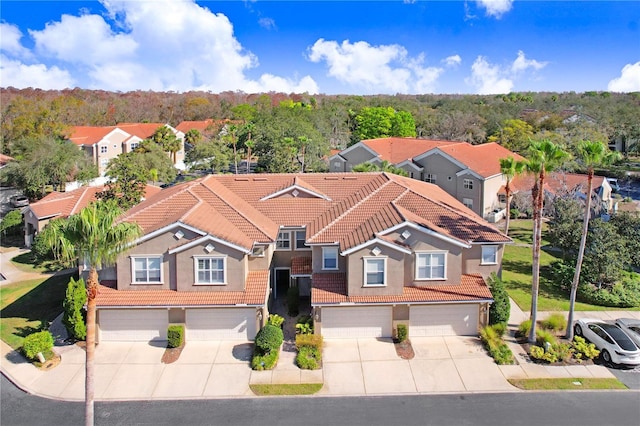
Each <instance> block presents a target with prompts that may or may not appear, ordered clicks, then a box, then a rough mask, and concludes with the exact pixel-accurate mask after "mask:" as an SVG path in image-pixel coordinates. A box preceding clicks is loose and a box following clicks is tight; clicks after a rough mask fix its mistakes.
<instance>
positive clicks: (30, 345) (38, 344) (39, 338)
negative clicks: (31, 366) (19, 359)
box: [22, 330, 53, 359]
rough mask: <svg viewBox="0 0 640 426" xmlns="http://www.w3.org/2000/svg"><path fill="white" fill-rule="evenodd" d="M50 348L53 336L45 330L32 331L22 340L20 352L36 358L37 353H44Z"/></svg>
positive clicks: (51, 347)
mask: <svg viewBox="0 0 640 426" xmlns="http://www.w3.org/2000/svg"><path fill="white" fill-rule="evenodd" d="M51 349H53V336H52V335H51V333H50V332H49V331H47V330H45V331H39V332H37V333H32V334H30V335H28V336H27V337H25V338H24V342H22V352H24V355H25V356H26V357H27V358H29V359H36V358H37V356H38V353H40V352H42V353H43V354H44V353H46V352H49V351H51Z"/></svg>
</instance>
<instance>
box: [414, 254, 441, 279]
mask: <svg viewBox="0 0 640 426" xmlns="http://www.w3.org/2000/svg"><path fill="white" fill-rule="evenodd" d="M446 260H447V253H446V252H428V253H416V280H444V279H446V270H447V268H446Z"/></svg>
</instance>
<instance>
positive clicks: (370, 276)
mask: <svg viewBox="0 0 640 426" xmlns="http://www.w3.org/2000/svg"><path fill="white" fill-rule="evenodd" d="M385 285H387V259H386V258H384V257H382V258H380V257H365V258H364V286H365V287H381V286H385Z"/></svg>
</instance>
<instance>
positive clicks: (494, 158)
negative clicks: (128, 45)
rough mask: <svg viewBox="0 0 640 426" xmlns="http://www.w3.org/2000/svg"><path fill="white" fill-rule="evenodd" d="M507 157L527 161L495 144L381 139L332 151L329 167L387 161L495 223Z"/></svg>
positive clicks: (343, 168)
mask: <svg viewBox="0 0 640 426" xmlns="http://www.w3.org/2000/svg"><path fill="white" fill-rule="evenodd" d="M509 156H511V157H514V158H515V159H517V160H522V159H523V157H521V156H520V155H518V154H516V153H514V152H511V151H509V150H508V149H506V148H503V147H502V146H501V145H499V144H497V143H485V144H481V145H471V144H469V143H466V142H451V141H432V140H426V139H409V138H383V139H372V140H364V141H360V142H358V143H357V144H355V145H352V146H351V147H349V148H347V149H345V150H343V151H341V152H340V153H338V154H334V155H333V156H331V157H330V159H329V162H330V165H329V167H330V170H331V171H335V172H337V171H350V170H351V169H352V168H353V166H355V165H357V164H360V163H363V162H372V163H377V164H380V163H381V162H382V161H388V162H389V163H391V164H393V165H395V166H397V167H400V168H402V169H404V170H405V171H406V172H407V173H408V174H409V176H410V177H412V178H414V179H419V180H423V181H425V182H430V183H434V184H436V185H438V186H439V187H440V188H442V189H444V190H445V191H446V192H447V193H448V194H450V195H452V196H453V197H455V198H456V199H457V200H458V201H460V202H461V203H463V204H464V205H465V206H467V207H468V208H469V209H471V210H473V211H474V212H475V213H477V214H478V215H480V216H482V217H483V218H485V219H486V220H489V221H496V220H497V219H498V218H499V217H498V218H496V215H495V214H496V211H501V210H502V209H503V208H504V203H501V202H500V199H499V194H498V192H499V190H500V188H501V187H502V186H503V185H504V184H505V183H506V182H505V180H504V176H503V175H502V173H501V172H500V161H499V159H500V158H505V157H509Z"/></svg>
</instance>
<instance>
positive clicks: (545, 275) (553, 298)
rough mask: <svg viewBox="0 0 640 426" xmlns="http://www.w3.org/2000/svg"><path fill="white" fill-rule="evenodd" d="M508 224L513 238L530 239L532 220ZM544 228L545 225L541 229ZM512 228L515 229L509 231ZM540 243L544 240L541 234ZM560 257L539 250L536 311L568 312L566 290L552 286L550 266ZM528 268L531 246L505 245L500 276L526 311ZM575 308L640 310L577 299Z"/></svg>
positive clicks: (529, 281)
mask: <svg viewBox="0 0 640 426" xmlns="http://www.w3.org/2000/svg"><path fill="white" fill-rule="evenodd" d="M512 223H513V225H514V226H510V227H509V228H510V231H509V236H510V237H511V238H513V239H514V240H517V241H521V242H522V243H524V242H525V241H529V242H530V241H531V228H532V221H531V220H515V221H513V222H512ZM543 229H544V228H543ZM511 230H514V233H513V234H512V232H511ZM542 243H543V245H544V244H546V242H545V241H544V234H543V242H542ZM555 260H560V258H559V253H557V252H553V251H545V250H544V249H543V250H542V251H541V252H540V290H539V293H538V310H539V311H568V310H569V293H568V292H566V293H565V292H562V291H561V290H560V289H559V287H558V286H556V285H553V282H552V280H551V276H550V265H551V263H552V262H553V261H555ZM531 268H532V251H531V247H524V246H520V245H518V244H513V245H508V246H506V247H505V250H504V256H503V258H502V279H503V281H504V283H505V286H506V288H507V292H508V293H509V296H510V297H511V298H512V299H513V300H514V302H516V303H517V304H518V306H519V307H520V309H522V310H523V311H525V312H527V311H529V310H530V309H531ZM575 309H576V310H577V311H607V310H611V309H615V310H634V311H637V310H640V307H636V308H628V309H622V308H611V307H607V306H599V305H591V304H588V303H581V302H576V306H575Z"/></svg>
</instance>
